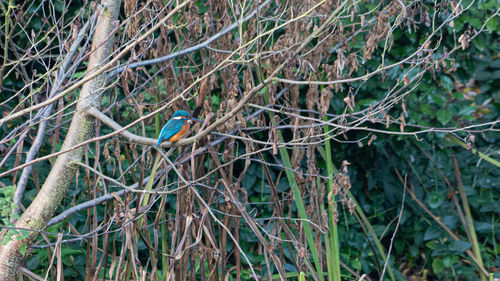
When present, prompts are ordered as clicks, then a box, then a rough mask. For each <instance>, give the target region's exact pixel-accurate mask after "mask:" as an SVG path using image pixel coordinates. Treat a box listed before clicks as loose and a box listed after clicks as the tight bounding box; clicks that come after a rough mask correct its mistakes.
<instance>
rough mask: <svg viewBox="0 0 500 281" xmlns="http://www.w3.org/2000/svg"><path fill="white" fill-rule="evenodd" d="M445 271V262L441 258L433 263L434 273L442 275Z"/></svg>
mask: <svg viewBox="0 0 500 281" xmlns="http://www.w3.org/2000/svg"><path fill="white" fill-rule="evenodd" d="M443 270H444V263H443V260H442V259H440V258H437V259H434V261H433V262H432V271H434V273H435V274H438V273H441V272H443Z"/></svg>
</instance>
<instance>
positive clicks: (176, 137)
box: [169, 121, 190, 141]
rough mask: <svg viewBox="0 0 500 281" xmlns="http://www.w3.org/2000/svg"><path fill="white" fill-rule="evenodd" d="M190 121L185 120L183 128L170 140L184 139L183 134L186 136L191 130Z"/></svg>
mask: <svg viewBox="0 0 500 281" xmlns="http://www.w3.org/2000/svg"><path fill="white" fill-rule="evenodd" d="M189 127H190V126H189V123H188V122H186V121H184V124H182V129H181V130H180V131H179V132H177V134H175V135H173V136H172V137H171V138H170V139H169V141H178V140H180V139H182V137H183V136H185V135H186V134H187V132H188V131H189Z"/></svg>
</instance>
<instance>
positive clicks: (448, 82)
mask: <svg viewBox="0 0 500 281" xmlns="http://www.w3.org/2000/svg"><path fill="white" fill-rule="evenodd" d="M440 81H441V86H443V88H445V89H446V92H448V93H449V92H451V91H453V79H451V78H450V76H448V75H443V76H441V79H440Z"/></svg>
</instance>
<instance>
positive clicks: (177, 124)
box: [156, 110, 201, 147]
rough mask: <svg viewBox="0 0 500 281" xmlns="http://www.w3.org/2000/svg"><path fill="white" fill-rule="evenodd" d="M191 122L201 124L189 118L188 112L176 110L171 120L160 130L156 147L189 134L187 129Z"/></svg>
mask: <svg viewBox="0 0 500 281" xmlns="http://www.w3.org/2000/svg"><path fill="white" fill-rule="evenodd" d="M193 121H198V122H201V121H200V120H198V119H196V118H194V117H191V114H189V112H187V111H185V110H177V111H176V112H175V113H174V116H172V119H170V120H168V122H167V124H165V126H163V128H162V129H161V131H160V135H159V136H158V143H157V144H156V147H159V146H160V144H161V143H162V142H163V141H170V142H176V141H179V140H181V139H182V138H183V137H184V136H185V135H186V134H187V133H188V132H189V128H190V127H191V123H192V122H193Z"/></svg>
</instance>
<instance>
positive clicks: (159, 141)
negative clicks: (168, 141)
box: [156, 138, 161, 147]
mask: <svg viewBox="0 0 500 281" xmlns="http://www.w3.org/2000/svg"><path fill="white" fill-rule="evenodd" d="M160 144H161V138H158V143H157V144H156V147H159V146H160Z"/></svg>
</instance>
